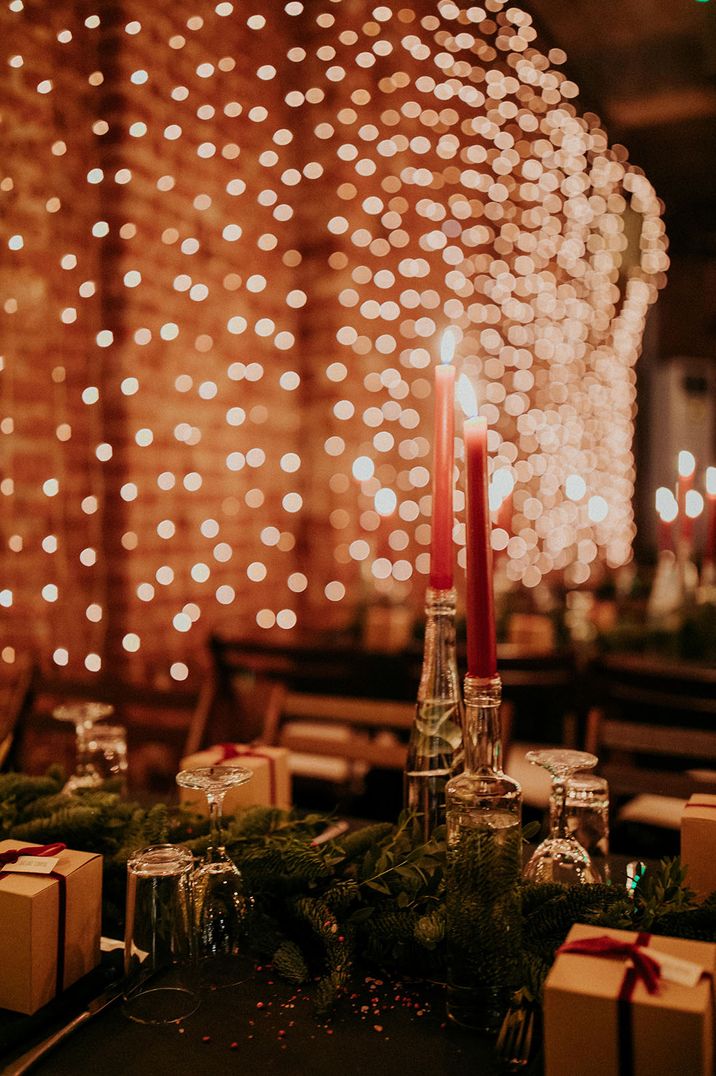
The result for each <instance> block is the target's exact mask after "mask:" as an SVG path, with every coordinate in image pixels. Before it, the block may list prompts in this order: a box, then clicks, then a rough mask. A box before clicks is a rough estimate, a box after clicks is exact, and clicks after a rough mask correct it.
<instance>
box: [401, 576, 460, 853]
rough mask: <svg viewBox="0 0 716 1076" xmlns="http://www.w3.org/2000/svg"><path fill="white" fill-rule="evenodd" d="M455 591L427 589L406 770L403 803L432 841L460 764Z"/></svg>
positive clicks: (418, 831) (419, 832) (418, 829)
mask: <svg viewBox="0 0 716 1076" xmlns="http://www.w3.org/2000/svg"><path fill="white" fill-rule="evenodd" d="M456 601H457V595H456V591H455V589H454V587H453V588H450V589H449V590H436V589H434V588H433V587H428V589H427V593H426V598H425V645H424V651H423V667H422V673H421V677H420V686H419V687H418V700H417V703H416V707H415V721H414V722H413V727H412V730H411V733H410V743H409V746H408V760H407V765H406V768H405V785H404V803H405V806H406V807H407V808H408V809H409V810H411V811H412V812H413V813H414V815H415V828H416V835H417V836H419V837H420V838H421V839H422V840H424V841H427V840H429V838H430V836H431V835H432V833H433V831H434V830H435V828H436V827H437V826H440V825H443V824H444V822H445V786H446V785H447V782H448V780H449V779H450V777H451V776H452V774H453V773H455V772H456V770H457V769H459V768H460V766H461V762H462V697H461V694H460V680H459V677H458V672H457V656H456V647H455V607H456Z"/></svg>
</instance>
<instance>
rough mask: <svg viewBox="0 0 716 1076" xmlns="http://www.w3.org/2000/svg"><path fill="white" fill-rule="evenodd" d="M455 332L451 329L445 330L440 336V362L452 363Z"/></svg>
mask: <svg viewBox="0 0 716 1076" xmlns="http://www.w3.org/2000/svg"><path fill="white" fill-rule="evenodd" d="M456 343H457V341H456V339H455V332H454V330H453V329H446V330H445V332H444V333H443V335H442V339H441V341H440V362H442V363H448V362H452V360H453V359H454V357H455V344H456Z"/></svg>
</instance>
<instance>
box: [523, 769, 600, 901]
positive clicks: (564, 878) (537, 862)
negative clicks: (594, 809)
mask: <svg viewBox="0 0 716 1076" xmlns="http://www.w3.org/2000/svg"><path fill="white" fill-rule="evenodd" d="M526 758H527V761H528V762H531V763H532V764H533V765H534V766H542V767H543V768H544V769H545V770H547V772H548V773H549V774H551V777H552V800H553V803H554V808H553V810H552V811H551V832H550V834H549V836H548V837H547V838H546V839H545V840H544V841H542V843H541V844H540V845H538V846H537V848H536V849H535V851H534V852H533V853H532V858H531V859H530V861H529V863H528V864H527V866H526V867H525V870H524V877H525V878H527V879H528V880H529V881H531V882H563V883H564V884H566V885H580V884H584V883H587V882H601V881H602V879H601V878H600V877H599V874H598V872H597V871H596V870H595V869H594V867H593V865H592V861H591V859H590V858H589V853H588V852H587V850H586V849H585V848H584V847H583V846H582V845H581V844H580V843H579V841H578V840H577V838H576V837H575V836H574V834H573V833H570V832H569V830H568V827H567V810H566V805H567V782H568V781H569V779H570V778H571V777H572V776H573V775H574V774H575V773H577V772H578V771H580V770H590V769H592V767H594V766H596V764H597V761H598V760H597V758H596V756H595V755H590V754H588V753H587V752H586V751H568V750H562V749H559V750H552V749H545V750H542V751H528V752H527V755H526Z"/></svg>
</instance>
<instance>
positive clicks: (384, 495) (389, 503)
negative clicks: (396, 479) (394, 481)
mask: <svg viewBox="0 0 716 1076" xmlns="http://www.w3.org/2000/svg"><path fill="white" fill-rule="evenodd" d="M397 506H398V498H397V497H396V495H395V491H394V490H392V489H379V490H378V492H377V493H376V495H375V510H376V512H377V513H378V515H379V516H390V515H392V514H393V512H394V511H395V509H396V508H397Z"/></svg>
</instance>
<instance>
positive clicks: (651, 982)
mask: <svg viewBox="0 0 716 1076" xmlns="http://www.w3.org/2000/svg"><path fill="white" fill-rule="evenodd" d="M641 939H645V940H641ZM650 940H651V935H650V934H639V935H637V938H636V941H633V942H626V941H619V940H618V939H617V938H610V937H609V935H608V934H603V935H600V936H599V937H595V938H581V939H579V941H572V942H565V944H564V945H562V946H560V948H559V949H558V950H557V952H558V953H586V954H587V955H589V956H626V957H629V959H630V960H631V962H632V967H633V968H634V971H635V973H636V977H635V982H636V981H637V980H639V979H641V981H642V982H643V984H644V986H645V987H646V989H647V990H648V992H649V993H650V994H657V993H658V992H659V978H660V976H661V968H660V967H659V964H658V963H657V962H656V960H654V958H653V957H651V956H649V954H648V953H645V952H644V947H645V946H646V945H648V944H649V942H650ZM632 990H633V987H632ZM629 1000H631V997H630V998H629Z"/></svg>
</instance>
